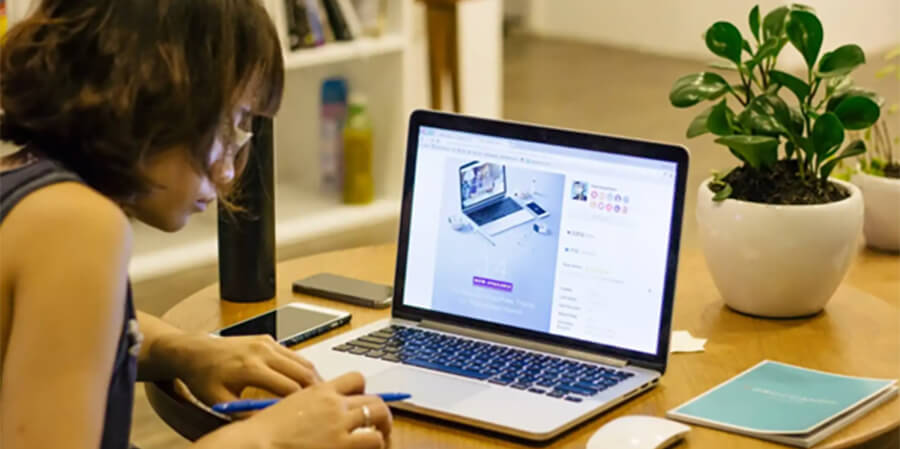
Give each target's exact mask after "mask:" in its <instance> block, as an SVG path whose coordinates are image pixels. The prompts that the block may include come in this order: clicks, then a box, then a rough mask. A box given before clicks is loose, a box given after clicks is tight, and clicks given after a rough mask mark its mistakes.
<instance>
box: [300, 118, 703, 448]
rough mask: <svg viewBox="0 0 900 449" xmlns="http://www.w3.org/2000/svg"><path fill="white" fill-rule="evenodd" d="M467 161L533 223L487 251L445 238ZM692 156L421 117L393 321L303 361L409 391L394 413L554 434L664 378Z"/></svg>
mask: <svg viewBox="0 0 900 449" xmlns="http://www.w3.org/2000/svg"><path fill="white" fill-rule="evenodd" d="M471 161H488V162H492V163H496V164H503V166H504V170H505V171H507V173H506V174H505V175H504V176H505V177H506V178H507V180H505V181H504V184H508V185H504V193H503V196H504V197H507V196H513V197H514V198H515V200H516V201H517V202H518V203H519V204H521V205H523V206H526V207H528V209H529V210H531V211H532V215H533V216H532V217H531V220H533V221H534V223H533V224H530V225H529V226H517V227H514V228H512V229H509V230H506V231H505V232H503V233H501V234H499V235H496V236H494V237H493V239H491V240H492V241H488V239H486V238H485V236H483V235H478V233H477V232H471V230H470V231H469V232H467V231H466V230H460V229H457V228H454V227H451V226H450V225H448V216H449V215H452V214H458V213H460V201H461V199H460V192H461V191H460V185H459V184H458V183H461V182H462V181H461V178H460V167H461V166H463V165H465V164H467V163H471ZM687 161H688V154H687V151H686V150H685V149H684V148H682V147H679V146H674V145H667V144H661V143H653V142H646V141H640V140H634V139H626V138H620V137H611V136H602V135H596V134H588V133H582V132H575V131H567V130H560V129H552V128H546V127H540V126H533V125H525V124H518V123H510V122H501V121H493V120H484V119H477V118H471V117H464V116H459V115H451V114H444V113H437V112H427V111H416V112H414V113H413V114H412V116H411V119H410V128H409V140H408V148H407V159H406V174H405V180H404V191H403V206H402V213H401V226H400V235H399V241H398V254H397V265H396V274H395V282H394V286H395V295H394V305H393V309H392V313H391V318H389V319H385V320H382V321H378V322H375V323H372V324H369V325H367V326H365V327H362V328H359V329H355V330H353V331H350V332H347V333H344V334H342V335H339V336H337V337H334V338H332V339H329V340H326V341H323V342H321V343H318V344H316V345H313V346H311V347H308V348H305V349H303V350H301V354H302V355H303V356H305V357H307V358H308V359H309V360H311V361H313V362H314V363H315V365H316V366H317V368H318V370H319V371H320V373H321V374H322V375H323V377H325V378H330V377H334V376H337V375H340V374H342V373H344V372H347V371H351V370H356V371H360V372H362V373H363V374H364V375H365V376H366V378H367V386H366V389H367V391H369V392H373V393H374V392H404V393H410V394H411V395H412V398H411V399H409V400H407V401H403V402H397V403H392V404H391V407H394V408H397V409H402V410H407V411H411V412H415V413H421V414H423V415H428V416H432V417H437V418H441V419H445V420H448V421H453V422H457V423H463V424H467V425H471V426H474V427H478V428H482V429H488V430H492V431H496V432H500V433H504V434H509V435H514V436H516V437H520V438H524V439H529V440H535V441H544V440H548V439H551V438H553V437H556V436H558V435H559V434H561V433H562V432H564V431H566V430H567V429H570V428H572V427H574V426H576V425H578V424H579V423H582V422H584V421H586V420H589V419H591V418H592V417H594V416H596V415H598V414H600V413H602V412H603V411H605V410H608V409H610V408H611V407H614V406H615V405H617V404H619V403H621V402H623V401H626V400H628V399H629V398H632V397H634V396H636V395H638V394H640V393H641V392H643V391H646V390H648V389H650V388H652V387H653V386H655V385H656V384H657V383H658V382H659V380H660V377H661V376H662V374H663V372H664V371H665V368H666V363H667V356H668V350H669V336H670V332H671V320H672V307H673V300H674V291H675V273H676V271H677V262H678V248H679V240H680V234H681V219H682V212H683V205H684V194H685V179H686V174H687ZM514 180H519V181H514ZM463 201H464V200H463ZM530 204H535V205H537V207H536V208H535V207H532V206H529V205H530ZM463 208H464V207H463ZM540 212H543V213H540Z"/></svg>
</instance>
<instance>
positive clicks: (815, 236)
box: [697, 178, 863, 318]
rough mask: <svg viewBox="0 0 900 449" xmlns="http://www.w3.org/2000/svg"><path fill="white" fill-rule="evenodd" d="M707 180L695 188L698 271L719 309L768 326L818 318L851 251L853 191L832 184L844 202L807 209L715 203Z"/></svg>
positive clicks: (855, 228) (855, 232)
mask: <svg viewBox="0 0 900 449" xmlns="http://www.w3.org/2000/svg"><path fill="white" fill-rule="evenodd" d="M711 179H712V178H710V179H707V180H705V181H703V183H701V184H700V189H699V192H698V193H699V194H698V196H697V222H698V224H699V233H700V241H701V244H702V245H703V253H704V255H705V256H706V263H707V265H708V266H709V271H710V272H711V273H712V276H713V280H714V281H715V283H716V287H717V288H718V289H719V293H721V294H722V298H723V299H724V300H725V304H727V305H728V306H729V307H731V308H732V309H734V310H737V311H739V312H743V313H747V314H750V315H757V316H763V317H771V318H795V317H802V316H808V315H812V314H815V313H818V312H819V311H821V310H822V309H823V308H824V307H825V304H826V303H827V302H828V300H829V299H831V296H832V294H834V291H835V290H836V289H837V287H838V284H840V282H841V280H842V279H843V278H844V275H845V274H846V273H847V268H848V267H849V266H850V262H851V260H852V259H853V255H854V254H855V253H856V250H857V239H858V238H859V236H860V232H861V230H862V221H863V199H862V194H861V193H860V191H859V189H858V188H857V187H856V186H855V185H853V184H850V183H848V182H843V181H834V180H833V182H836V183H838V184H840V185H842V186H844V187H845V188H846V189H847V190H849V191H850V197H848V198H846V199H843V200H841V201H837V202H834V203H829V204H821V205H812V206H804V205H798V206H780V205H770V204H760V203H751V202H747V201H739V200H733V199H728V200H725V201H722V202H715V201H713V192H712V191H711V190H709V187H708V186H707V184H708V183H709V182H710V181H711Z"/></svg>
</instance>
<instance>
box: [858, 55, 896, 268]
mask: <svg viewBox="0 0 900 449" xmlns="http://www.w3.org/2000/svg"><path fill="white" fill-rule="evenodd" d="M897 59H900V47H897V48H896V49H894V50H892V51H890V52H888V54H887V55H886V56H885V60H887V61H888V64H887V65H886V66H885V67H883V68H882V69H881V70H879V71H878V73H877V74H876V76H878V77H885V76H889V75H891V74H895V76H896V77H897V80H898V81H900V69H898V68H897V64H896V63H895V62H894V61H895V60H897ZM898 107H900V106H898V105H897V104H893V105H891V106H889V107H887V108H886V109H887V114H886V117H891V116H894V115H895V114H896V113H897V109H898ZM888 123H889V120H888V119H887V118H882V119H880V120H879V121H878V122H877V123H875V125H874V126H873V127H871V128H869V129H867V130H866V131H865V133H864V139H865V141H866V143H867V146H868V147H869V148H870V150H869V151H868V152H867V153H866V154H865V155H864V157H861V158H860V161H859V166H858V170H856V171H855V173H853V175H852V176H853V177H852V182H853V183H854V184H856V185H857V186H858V187H859V189H860V190H862V192H863V197H864V198H865V211H866V212H865V220H864V221H863V223H864V224H863V233H864V234H865V236H866V244H867V245H868V246H870V247H872V248H878V249H882V250H887V251H900V137H893V138H892V137H891V130H890V128H889V127H888Z"/></svg>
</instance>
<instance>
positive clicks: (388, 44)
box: [284, 34, 406, 70]
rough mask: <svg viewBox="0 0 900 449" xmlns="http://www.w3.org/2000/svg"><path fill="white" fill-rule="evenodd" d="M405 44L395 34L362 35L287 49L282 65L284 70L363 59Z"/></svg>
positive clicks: (402, 47) (400, 48)
mask: <svg viewBox="0 0 900 449" xmlns="http://www.w3.org/2000/svg"><path fill="white" fill-rule="evenodd" d="M405 45H406V44H405V43H404V41H403V37H402V36H400V35H396V34H394V35H392V34H387V35H384V36H381V37H377V38H371V37H363V38H358V39H355V40H352V41H347V42H329V43H327V44H325V45H322V46H320V47H314V48H303V49H299V50H293V51H289V52H288V53H287V54H285V56H284V65H285V69H286V70H292V69H300V68H304V67H314V66H318V65H324V64H333V63H336V62H344V61H351V60H354V59H364V58H368V57H370V56H376V55H383V54H389V53H396V52H400V51H402V50H403V49H404V47H405Z"/></svg>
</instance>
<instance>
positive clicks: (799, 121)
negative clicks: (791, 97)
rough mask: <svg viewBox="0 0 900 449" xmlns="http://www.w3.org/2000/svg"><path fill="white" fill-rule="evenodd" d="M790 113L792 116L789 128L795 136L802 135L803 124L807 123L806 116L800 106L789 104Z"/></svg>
mask: <svg viewBox="0 0 900 449" xmlns="http://www.w3.org/2000/svg"><path fill="white" fill-rule="evenodd" d="M788 114H789V117H790V125H789V126H788V129H789V130H790V131H792V132H793V133H794V136H800V135H802V134H803V126H804V125H805V122H804V120H805V118H804V117H803V113H802V112H800V109H798V108H795V107H793V106H788Z"/></svg>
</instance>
